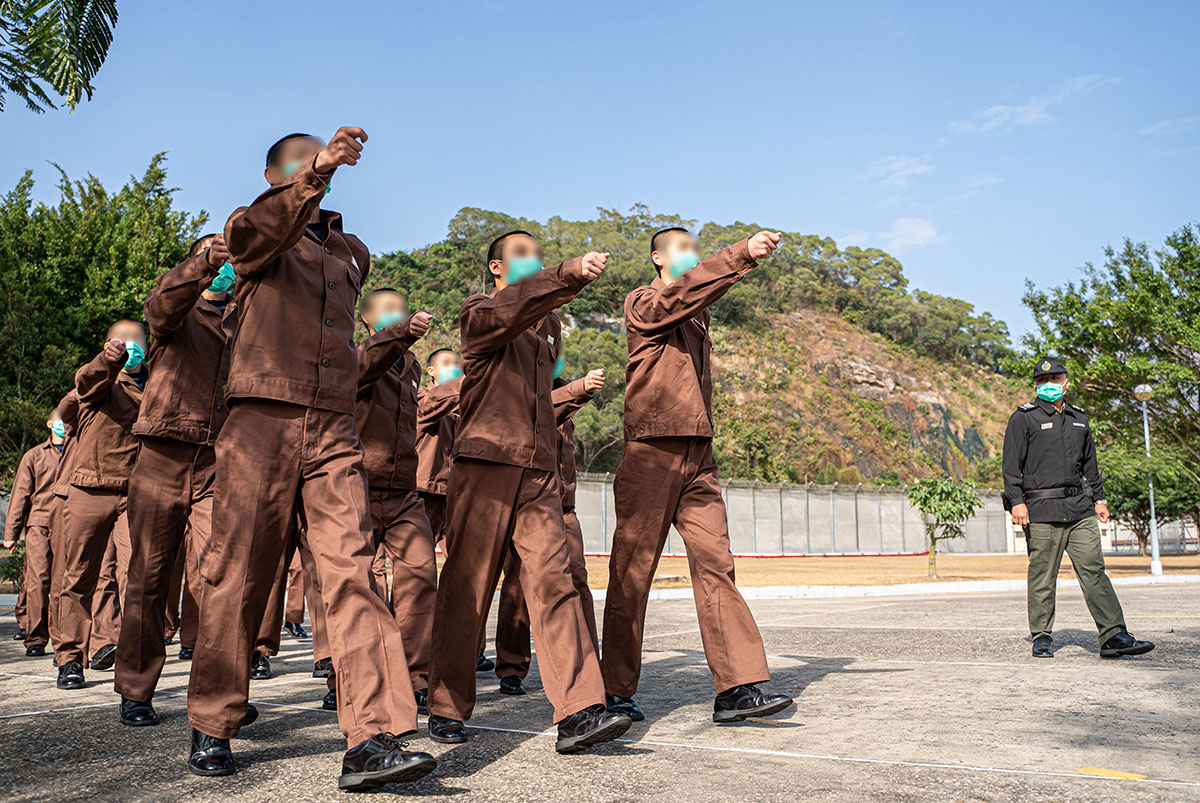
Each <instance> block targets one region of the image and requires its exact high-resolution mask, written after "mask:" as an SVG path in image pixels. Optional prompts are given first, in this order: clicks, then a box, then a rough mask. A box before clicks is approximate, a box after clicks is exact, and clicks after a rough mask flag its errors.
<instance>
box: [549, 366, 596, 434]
mask: <svg viewBox="0 0 1200 803" xmlns="http://www.w3.org/2000/svg"><path fill="white" fill-rule="evenodd" d="M559 381H560V382H561V380H559ZM550 400H551V401H552V402H554V423H555V424H556V425H557V426H560V427H561V426H562V425H563V424H565V423H567V422H568V421H570V420H571V416H573V415H575V413H577V412H578V411H580V410H582V409H583V408H584V407H585V406H586V405H587V403H588V402H590V401H591V400H592V392H591V391H590V390H588V389H587V383H586V380H585V378H584V377H579V379H575V380H573V381H571V382H561V384H559V385H558V387H556V388H555V389H554V390H552V391H551V392H550Z"/></svg>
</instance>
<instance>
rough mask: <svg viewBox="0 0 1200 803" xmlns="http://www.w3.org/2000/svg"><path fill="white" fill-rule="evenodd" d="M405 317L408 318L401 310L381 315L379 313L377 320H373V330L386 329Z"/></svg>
mask: <svg viewBox="0 0 1200 803" xmlns="http://www.w3.org/2000/svg"><path fill="white" fill-rule="evenodd" d="M407 319H408V316H407V315H405V314H404V313H403V312H385V313H383V314H382V315H380V316H379V320H378V321H376V322H375V331H376V332H379V331H382V330H384V329H387V328H388V327H389V326H392V325H393V324H397V323H400V322H401V321H404V320H407Z"/></svg>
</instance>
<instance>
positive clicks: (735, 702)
mask: <svg viewBox="0 0 1200 803" xmlns="http://www.w3.org/2000/svg"><path fill="white" fill-rule="evenodd" d="M780 236H781V235H779V234H776V233H774V232H769V231H760V232H759V233H758V234H755V235H754V236H753V237H751V238H750V239H748V240H743V241H742V242H739V243H735V244H734V245H731V246H729V247H728V248H725V249H723V250H722V251H719V252H718V253H716V254H714V255H713V256H711V257H709V258H708V259H705V260H703V261H700V258H699V255H698V254H697V253H696V239H695V237H693V236H692V235H691V233H689V232H688V231H687V230H686V229H681V228H671V229H665V230H663V231H660V232H658V233H657V234H655V235H654V237H653V238H652V239H651V241H650V249H651V255H650V259H651V261H652V262H653V263H654V266H655V268H656V269H657V272H658V275H657V276H656V277H655V278H654V281H653V282H651V283H650V284H649V285H645V286H643V287H639V288H638V289H636V290H634V291H633V292H632V293H630V294H629V295H628V296H627V297H626V299H625V325H626V327H627V339H628V341H629V364H628V366H627V368H626V373H625V376H626V386H625V454H624V456H623V457H622V459H621V465H620V466H619V467H618V469H617V478H616V483H615V486H614V492H615V495H616V509H617V528H616V531H615V532H614V534H613V545H612V558H611V560H610V563H609V576H608V591H607V596H606V598H605V604H604V654H603V661H602V666H603V668H604V686H605V689H606V690H607V691H608V695H609V696H608V706H609V710H610V711H620V712H623V713H626V714H628V715H629V716H630V717H632V718H633V719H636V720H640V719H643V715H642V712H641V711H640V710H639V708H638V706H637V705H636V703H634V701H633V694H634V693H635V692H636V691H637V686H638V677H639V675H640V674H641V665H642V633H643V628H644V625H645V618H646V603H647V601H648V599H649V595H650V583H651V581H652V580H653V578H654V570H655V568H656V567H657V566H658V559H659V556H660V555H661V554H662V550H663V545H664V544H665V543H666V539H667V533H668V532H669V530H670V528H671V525H672V524H674V525H675V527H676V528H677V529H678V530H679V534H680V535H681V536H683V542H684V544H685V546H686V547H687V553H688V567H689V569H690V571H691V576H692V589H693V593H694V594H695V598H696V614H697V617H698V618H699V621H700V637H701V640H702V642H703V643H704V655H705V658H707V660H708V667H709V669H710V670H711V671H712V673H713V681H714V684H715V686H716V691H717V697H716V701H715V703H714V705H713V721H714V722H736V721H739V720H743V719H746V718H747V717H760V716H767V715H769V714H773V713H775V712H777V711H781V710H783V709H784V708H787V707H788V706H789V705H791V704H792V699H791V698H790V697H788V696H787V695H786V694H765V693H763V692H761V691H759V689H758V688H756V686H755V685H754V684H756V683H761V682H764V681H766V680H769V679H770V674H769V673H768V671H767V658H766V653H765V651H764V650H763V643H762V637H761V636H760V635H759V633H758V628H757V627H756V626H755V624H754V617H753V616H752V615H751V613H750V609H749V607H748V606H747V605H746V601H745V600H744V599H742V595H741V594H740V593H739V592H738V590H737V586H736V585H735V584H734V575H733V555H732V554H731V553H730V551H729V525H728V522H727V520H726V516H725V502H724V500H723V499H722V498H721V486H720V483H719V482H718V481H717V463H716V460H715V459H714V458H713V450H712V437H713V420H712V374H711V372H710V366H709V352H710V350H711V347H712V346H711V344H712V341H711V340H710V337H709V331H708V326H709V320H710V317H709V312H708V307H709V306H711V305H712V304H713V302H715V301H717V299H719V298H721V296H723V295H725V293H726V292H728V291H729V289H730V288H732V287H733V286H734V285H735V284H736V283H737V282H738V281H739V280H740V279H742V277H744V276H745V275H746V274H747V273H749V272H750V271H751V270H752V269H753V268H754V267H755V266H756V265H757V264H758V262H757V261H758V260H760V259H765V258H766V257H768V256H770V255H771V252H772V251H774V250H775V249H776V248H777V247H778V245H779V239H780Z"/></svg>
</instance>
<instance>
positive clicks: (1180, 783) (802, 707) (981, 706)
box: [0, 586, 1200, 803]
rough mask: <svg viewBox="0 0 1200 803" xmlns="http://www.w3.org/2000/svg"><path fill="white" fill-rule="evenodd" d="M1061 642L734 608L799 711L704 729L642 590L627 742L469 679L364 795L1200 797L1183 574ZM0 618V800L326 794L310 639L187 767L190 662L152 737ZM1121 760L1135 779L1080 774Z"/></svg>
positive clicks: (967, 612)
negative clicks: (566, 731) (411, 756)
mask: <svg viewBox="0 0 1200 803" xmlns="http://www.w3.org/2000/svg"><path fill="white" fill-rule="evenodd" d="M1061 596H1062V600H1061V604H1060V612H1059V622H1058V624H1059V627H1060V630H1059V634H1058V635H1059V642H1058V643H1059V646H1060V651H1059V653H1058V655H1057V656H1056V657H1055V658H1054V659H1053V660H1049V661H1046V660H1042V661H1034V659H1032V658H1031V657H1029V644H1028V638H1027V636H1025V635H1024V628H1025V622H1024V616H1025V613H1024V595H1023V594H1021V593H1005V594H988V595H965V594H964V595H950V596H940V597H938V598H937V599H922V598H917V597H892V598H885V599H869V600H864V599H845V600H840V599H830V600H764V601H756V602H754V603H753V604H752V607H753V608H754V611H755V614H756V616H757V617H758V621H759V623H760V625H761V628H762V632H763V634H764V638H765V640H766V643H767V651H768V653H769V655H770V660H771V665H772V668H773V671H774V674H775V679H774V681H773V683H772V684H771V685H772V688H778V689H786V690H788V691H790V692H792V693H793V694H794V695H795V696H796V698H797V700H798V702H799V706H798V708H796V709H791V710H789V711H788V712H786V713H785V714H784V715H783V718H782V719H780V720H778V721H775V722H770V723H763V722H754V723H747V724H743V725H737V726H726V727H717V726H714V725H712V724H711V723H710V721H709V715H710V711H711V709H710V706H711V693H712V689H711V685H710V678H709V675H708V673H707V670H706V669H705V666H704V663H703V654H702V652H701V647H700V639H699V635H698V633H697V632H696V621H695V613H694V609H693V607H692V604H691V603H690V602H671V603H653V604H652V605H651V609H650V615H649V621H648V624H647V631H648V635H649V637H648V639H647V642H646V646H647V654H646V664H645V673H644V675H643V678H642V689H641V692H640V694H639V695H638V699H639V701H640V702H641V705H642V707H643V709H644V710H645V711H646V713H647V715H648V717H649V719H648V720H647V722H645V723H642V724H639V725H635V726H634V728H633V729H632V730H631V731H630V732H629V733H628V734H627V736H628V740H627V741H624V742H621V743H618V744H613V745H608V746H604V747H601V748H598V749H597V750H595V751H594V752H592V753H590V754H584V755H581V756H572V757H562V756H558V755H556V754H555V753H554V752H553V747H552V741H551V739H550V738H549V734H550V733H551V730H550V722H549V714H550V710H549V706H548V704H547V703H546V700H545V698H544V696H542V694H541V693H540V687H539V685H538V683H537V682H536V677H535V678H532V679H531V681H532V682H531V684H530V685H531V687H532V688H533V689H534V693H532V694H530V695H528V696H526V697H523V698H515V699H514V698H508V697H503V696H501V695H499V694H498V693H497V692H496V681H495V678H493V677H490V676H481V677H480V699H479V706H478V708H477V709H476V716H475V719H474V720H473V722H472V724H473V725H476V726H478V730H476V731H475V737H474V739H473V741H472V742H470V743H468V744H466V745H461V746H455V747H449V746H443V745H436V744H434V743H432V742H430V741H429V739H428V738H426V737H424V736H421V737H419V738H416V739H414V740H413V744H414V746H416V747H418V748H419V749H423V750H428V751H430V752H432V753H434V754H436V755H437V756H438V758H439V761H440V766H439V768H438V770H437V772H436V773H435V775H433V776H431V777H430V778H427V779H425V780H423V781H421V782H420V783H417V784H413V785H410V786H409V787H407V788H404V787H392V788H389V789H388V790H387V791H385V792H383V793H382V794H389V793H391V794H397V795H436V796H454V797H457V798H459V799H462V800H474V799H479V800H484V799H487V800H563V799H573V800H585V801H586V800H636V799H643V798H648V797H651V796H662V797H661V799H665V800H689V801H691V800H806V801H807V800H838V801H843V800H845V801H855V800H902V801H929V800H1017V799H1019V800H1055V801H1059V800H1087V801H1092V800H1181V799H1200V706H1198V705H1197V703H1198V702H1200V691H1198V690H1197V684H1196V678H1197V669H1200V587H1196V586H1176V587H1162V586H1160V587H1149V588H1127V589H1123V590H1122V591H1121V596H1122V600H1123V602H1124V603H1125V606H1126V612H1127V614H1128V619H1129V624H1130V627H1131V628H1132V629H1133V630H1134V632H1135V633H1137V634H1138V635H1142V636H1146V637H1149V638H1152V639H1154V640H1155V641H1157V642H1158V643H1159V649H1158V650H1157V651H1156V652H1154V653H1152V654H1151V655H1150V656H1147V657H1146V658H1142V659H1125V660H1121V661H1104V662H1102V661H1100V660H1099V658H1098V657H1097V655H1096V639H1095V635H1094V629H1093V627H1092V625H1091V622H1090V619H1089V618H1088V617H1087V612H1086V609H1085V608H1084V606H1083V603H1082V600H1081V598H1080V596H1079V593H1078V591H1076V590H1067V591H1064V592H1062V595H1061ZM13 629H14V625H13V620H12V618H11V616H10V615H6V616H4V617H3V619H2V620H0V639H2V640H0V750H3V756H4V757H3V759H0V799H2V800H49V799H54V800H74V799H81V798H84V797H89V798H95V799H120V800H131V801H132V800H164V799H188V800H225V799H230V798H233V799H239V800H263V801H266V800H270V801H281V800H282V801H288V803H291V801H298V800H320V799H329V798H332V797H335V796H336V795H338V793H337V791H336V789H335V786H334V784H335V778H336V774H337V772H338V768H339V762H340V757H341V753H342V751H343V750H344V743H343V741H342V739H341V737H340V734H339V732H338V730H337V727H336V724H335V721H334V716H333V715H332V714H329V713H326V712H323V711H321V710H319V707H318V706H319V700H320V698H321V696H322V694H323V693H324V682H323V681H320V680H315V679H313V678H311V677H309V670H310V668H311V664H310V661H311V656H310V654H309V652H308V646H307V645H308V642H293V641H285V642H284V652H283V654H282V655H281V656H280V658H279V659H277V660H276V661H275V663H274V666H275V668H276V670H277V677H276V678H274V679H272V680H269V681H260V682H256V683H254V684H253V686H252V687H251V699H253V700H254V701H255V702H257V703H258V705H259V706H260V709H261V710H262V711H263V715H262V717H261V718H260V719H259V721H258V722H257V723H255V724H254V725H252V726H251V727H249V728H247V729H246V731H245V732H244V733H243V738H239V739H236V740H235V741H234V749H235V751H236V752H237V755H238V757H239V759H240V764H241V770H240V772H239V773H238V774H237V775H235V776H233V777H231V778H226V779H205V778H197V777H194V776H191V775H189V774H188V772H187V771H186V769H185V767H184V765H183V753H184V751H185V749H186V745H187V734H188V730H187V722H186V718H185V704H184V700H183V698H182V697H179V696H167V695H179V694H180V693H182V692H183V689H184V683H185V681H186V672H187V666H188V665H187V664H186V663H182V662H180V661H178V660H177V659H176V658H175V652H176V648H175V647H171V648H169V658H168V663H167V674H166V676H165V677H164V681H163V684H162V691H163V692H164V697H165V698H164V699H161V700H159V701H158V703H157V705H158V708H159V711H160V713H161V714H162V717H163V723H162V724H161V725H159V726H158V727H156V728H143V729H130V728H123V727H121V726H120V725H118V724H117V721H116V698H115V695H114V694H113V691H112V675H111V673H91V674H90V676H89V687H88V688H87V689H85V690H82V691H76V692H58V691H57V690H56V689H55V688H54V684H53V680H52V678H53V669H52V668H51V666H50V662H49V661H48V660H47V659H44V658H43V659H31V658H28V659H27V658H25V657H24V655H23V651H21V650H20V649H19V645H18V644H17V643H16V642H13V641H11V640H9V636H10V635H11V634H12V632H13ZM1084 768H1098V769H1092V770H1086V771H1088V772H1097V771H1124V772H1126V773H1132V774H1133V775H1134V776H1146V777H1145V778H1144V779H1140V780H1116V779H1110V778H1103V777H1095V776H1090V775H1086V774H1083V772H1084V771H1085V770H1084Z"/></svg>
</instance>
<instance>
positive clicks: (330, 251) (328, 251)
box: [325, 246, 333, 254]
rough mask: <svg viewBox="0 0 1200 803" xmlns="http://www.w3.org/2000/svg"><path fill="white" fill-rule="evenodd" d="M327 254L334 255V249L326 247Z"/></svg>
mask: <svg viewBox="0 0 1200 803" xmlns="http://www.w3.org/2000/svg"><path fill="white" fill-rule="evenodd" d="M325 253H327V254H332V253H333V249H332V248H330V247H329V246H325Z"/></svg>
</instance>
